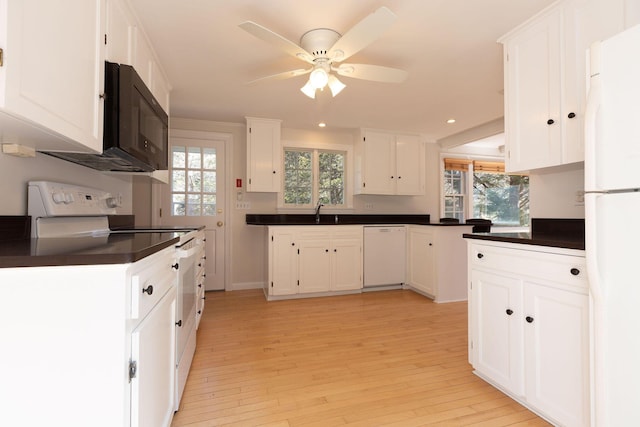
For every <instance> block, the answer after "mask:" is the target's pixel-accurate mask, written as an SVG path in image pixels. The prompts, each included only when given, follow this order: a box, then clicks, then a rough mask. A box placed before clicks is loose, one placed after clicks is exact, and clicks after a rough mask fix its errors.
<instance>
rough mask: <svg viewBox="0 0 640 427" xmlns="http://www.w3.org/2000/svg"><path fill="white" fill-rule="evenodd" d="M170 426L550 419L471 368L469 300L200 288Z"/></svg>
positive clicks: (396, 294) (498, 422)
mask: <svg viewBox="0 0 640 427" xmlns="http://www.w3.org/2000/svg"><path fill="white" fill-rule="evenodd" d="M197 341H198V347H197V350H196V355H195V357H194V361H193V365H192V368H191V372H190V374H189V378H188V379H187V385H186V388H185V392H184V395H183V398H182V402H181V404H180V410H179V411H178V412H176V414H175V416H174V419H173V423H172V426H173V427H182V426H190V427H204V426H242V427H245V426H269V427H297V426H323V427H332V426H336V427H337V426H351V427H356V426H378V425H390V426H394V425H395V426H402V427H408V426H412V425H414V426H421V425H461V426H462V425H477V426H483V425H510V424H514V425H522V426H525V425H532V426H542V425H548V424H547V423H546V422H545V421H544V420H542V419H541V418H538V417H537V416H536V415H535V414H533V413H531V412H530V411H528V410H527V409H526V408H524V407H523V406H521V405H519V404H518V403H517V402H515V401H514V400H512V399H510V398H508V397H506V396H505V395H504V394H502V393H501V392H500V391H498V390H496V389H495V388H493V387H491V386H490V385H489V384H487V383H485V382H484V381H482V380H481V379H480V378H478V377H477V376H475V375H473V373H472V368H471V366H470V365H469V363H468V356H467V305H466V303H464V302H459V303H449V304H435V303H433V302H432V301H431V300H429V299H428V298H425V297H423V296H421V295H418V294H416V293H414V292H411V291H404V290H394V291H381V292H369V293H363V294H354V295H344V296H339V297H325V298H313V299H311V298H310V299H300V300H286V301H273V302H267V301H266V300H265V299H264V296H263V294H262V291H258V290H249V291H234V292H208V293H207V307H206V310H205V313H204V315H203V317H202V321H201V324H200V329H199V330H198V336H197Z"/></svg>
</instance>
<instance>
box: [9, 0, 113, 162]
mask: <svg viewBox="0 0 640 427" xmlns="http://www.w3.org/2000/svg"><path fill="white" fill-rule="evenodd" d="M4 3H5V6H4V12H6V14H4V16H0V23H1V26H2V27H3V31H2V33H3V34H2V35H0V44H2V47H3V49H4V55H5V61H4V66H3V67H2V70H1V71H0V79H3V80H4V82H2V83H0V108H1V109H2V110H4V111H5V112H7V113H9V114H11V115H13V116H16V117H21V118H24V119H26V120H28V121H30V122H33V123H36V124H37V125H39V126H41V127H42V128H44V129H46V130H48V131H49V133H50V134H51V133H53V134H54V135H56V134H57V135H61V136H63V137H64V138H66V139H68V140H70V141H72V142H70V143H69V145H68V146H64V145H63V146H55V145H53V144H55V143H54V142H53V141H55V139H54V138H51V137H49V138H48V139H49V140H50V141H51V142H47V141H44V142H42V145H38V148H44V149H49V148H51V149H66V150H68V151H70V150H73V151H78V152H102V121H103V105H104V103H103V100H102V99H101V98H100V96H99V95H100V94H102V93H103V92H104V42H103V34H104V24H103V20H104V0H64V1H55V2H54V1H40V0H23V1H8V2H4ZM6 136H7V135H5V137H6ZM58 144H60V142H58Z"/></svg>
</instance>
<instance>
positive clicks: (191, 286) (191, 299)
mask: <svg viewBox="0 0 640 427" xmlns="http://www.w3.org/2000/svg"><path fill="white" fill-rule="evenodd" d="M199 250H200V248H199V246H198V244H197V243H196V242H195V239H193V240H190V241H189V242H187V243H185V244H184V245H182V246H181V247H179V248H177V250H176V257H177V258H178V265H179V267H178V298H177V312H176V327H177V329H176V362H177V363H179V362H180V359H181V358H182V353H183V352H184V349H185V346H186V344H187V340H188V339H189V334H190V332H191V330H192V329H193V328H194V327H195V320H196V273H197V267H196V259H197V255H198V253H199Z"/></svg>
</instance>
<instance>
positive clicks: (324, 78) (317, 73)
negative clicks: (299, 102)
mask: <svg viewBox="0 0 640 427" xmlns="http://www.w3.org/2000/svg"><path fill="white" fill-rule="evenodd" d="M309 82H310V83H311V85H312V86H313V87H314V88H316V89H322V88H324V87H325V86H326V85H327V83H328V82H329V74H328V73H327V71H326V70H325V69H324V68H322V67H316V69H315V70H313V71H312V72H311V75H309Z"/></svg>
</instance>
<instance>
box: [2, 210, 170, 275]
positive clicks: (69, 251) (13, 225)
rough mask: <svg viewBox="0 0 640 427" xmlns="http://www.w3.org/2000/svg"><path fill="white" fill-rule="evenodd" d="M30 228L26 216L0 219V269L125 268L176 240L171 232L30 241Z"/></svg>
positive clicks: (31, 239) (29, 222)
mask: <svg viewBox="0 0 640 427" xmlns="http://www.w3.org/2000/svg"><path fill="white" fill-rule="evenodd" d="M30 226H31V218H30V217H29V216H0V231H1V232H2V233H1V234H0V268H12V267H45V266H60V265H98V264H127V263H131V262H136V261H139V260H141V259H142V258H145V257H147V256H149V255H151V254H154V253H156V252H158V251H160V250H162V249H164V248H167V247H169V246H172V245H174V244H176V243H177V242H178V240H179V239H180V234H179V233H175V232H153V233H119V234H110V235H104V236H94V237H89V236H88V237H70V238H46V239H33V238H31V237H30V234H31V231H30Z"/></svg>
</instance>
